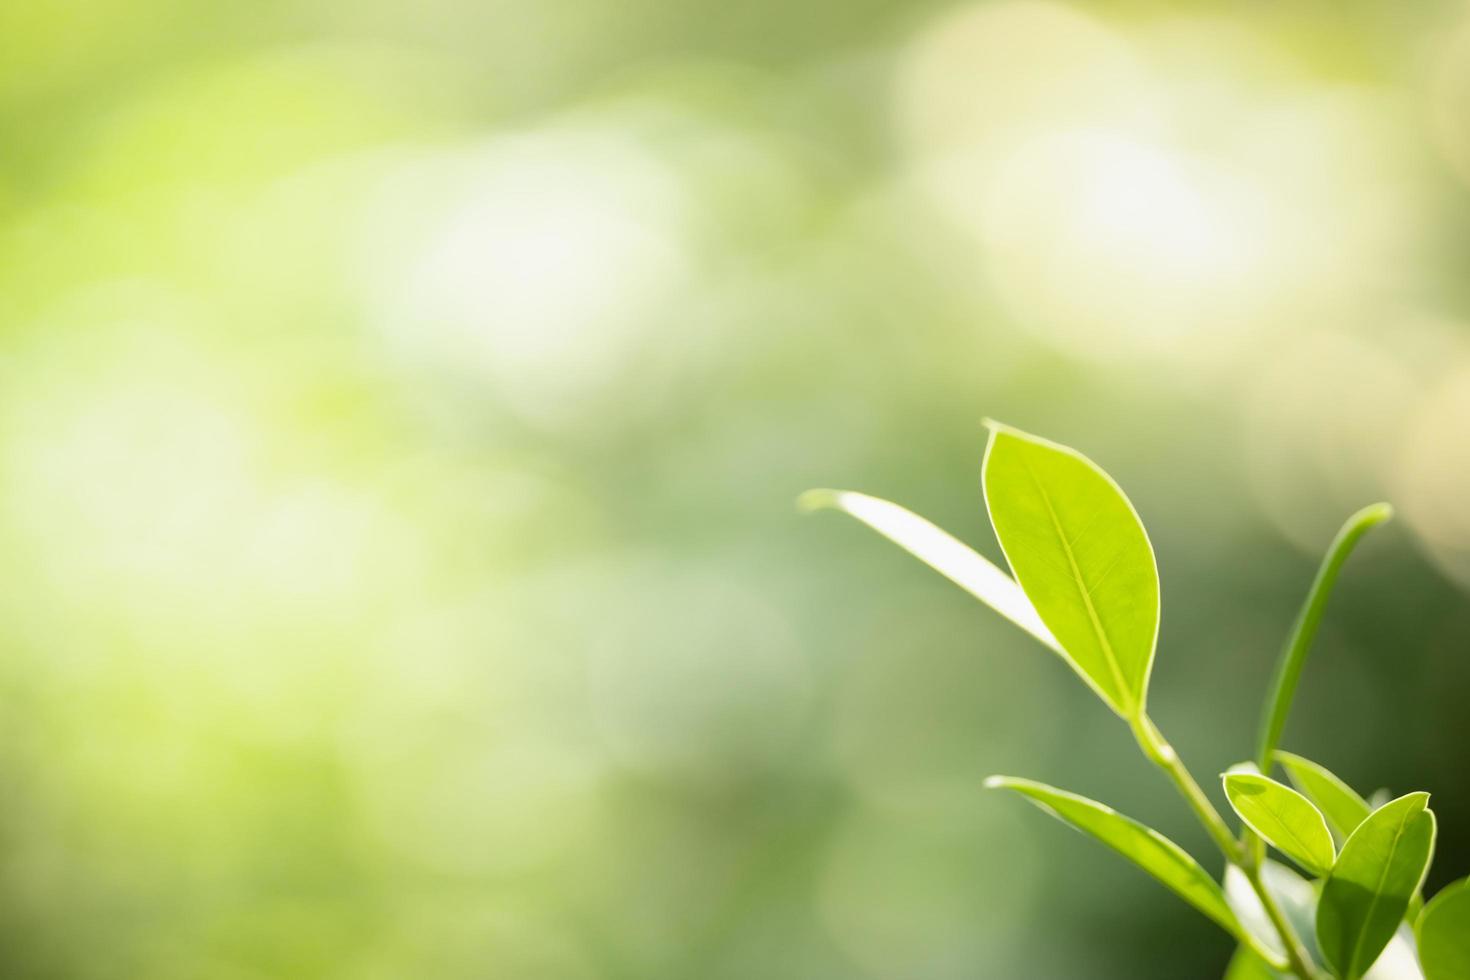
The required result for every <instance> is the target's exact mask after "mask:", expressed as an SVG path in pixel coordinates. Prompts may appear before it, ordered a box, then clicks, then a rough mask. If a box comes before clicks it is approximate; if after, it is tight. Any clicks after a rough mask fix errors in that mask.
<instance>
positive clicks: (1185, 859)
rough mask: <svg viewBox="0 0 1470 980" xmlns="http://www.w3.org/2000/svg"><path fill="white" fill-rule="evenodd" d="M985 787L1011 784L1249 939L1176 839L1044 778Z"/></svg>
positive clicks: (999, 780)
mask: <svg viewBox="0 0 1470 980" xmlns="http://www.w3.org/2000/svg"><path fill="white" fill-rule="evenodd" d="M985 786H986V788H987V789H1009V790H1014V791H1015V792H1017V793H1020V794H1021V795H1022V796H1025V797H1027V798H1028V799H1030V800H1031V802H1033V803H1035V804H1036V805H1037V806H1039V807H1041V809H1043V810H1045V811H1047V812H1048V813H1050V814H1051V815H1052V816H1054V817H1056V818H1057V819H1059V820H1061V821H1063V822H1064V823H1068V824H1071V825H1072V826H1073V827H1075V828H1077V829H1078V830H1080V831H1082V832H1083V833H1085V834H1087V835H1089V836H1091V837H1094V838H1096V839H1097V840H1099V841H1101V842H1102V843H1104V844H1106V845H1107V846H1108V847H1111V848H1112V849H1113V850H1115V851H1117V852H1118V853H1119V854H1121V855H1123V856H1124V857H1125V858H1127V859H1128V860H1130V861H1132V862H1133V863H1134V864H1136V865H1138V866H1139V867H1140V868H1142V869H1143V870H1144V871H1147V872H1148V873H1149V874H1151V875H1153V876H1154V877H1155V878H1157V879H1158V880H1159V881H1160V882H1162V883H1163V884H1164V885H1166V886H1168V887H1169V888H1171V889H1173V891H1174V892H1175V894H1177V895H1178V896H1179V897H1180V898H1182V899H1184V900H1185V901H1186V902H1188V903H1189V904H1190V905H1193V906H1194V907H1195V908H1197V909H1199V910H1200V911H1201V912H1203V913H1204V914H1205V915H1207V916H1209V917H1210V918H1211V919H1213V920H1214V921H1215V922H1216V923H1217V924H1219V925H1220V926H1221V927H1222V928H1224V929H1225V930H1226V931H1227V932H1229V933H1230V934H1231V935H1234V936H1236V937H1238V938H1241V939H1248V938H1249V937H1248V936H1247V935H1246V933H1245V932H1244V930H1243V929H1242V928H1241V926H1240V923H1239V922H1238V921H1236V918H1235V913H1233V912H1231V911H1230V906H1229V905H1227V904H1226V903H1225V894H1224V893H1223V892H1222V891H1221V890H1220V886H1219V885H1218V884H1216V883H1215V880H1214V879H1213V878H1211V877H1210V876H1209V875H1208V874H1207V873H1206V872H1205V869H1204V868H1201V867H1200V866H1199V864H1198V862H1196V861H1195V860H1194V858H1192V857H1190V856H1189V855H1188V854H1187V853H1185V851H1184V849H1183V848H1181V847H1180V846H1179V845H1178V844H1175V843H1174V842H1173V841H1171V840H1169V839H1168V838H1167V837H1164V836H1163V835H1162V834H1160V833H1159V832H1158V831H1156V830H1151V829H1149V828H1148V827H1145V826H1144V825H1143V824H1141V823H1139V822H1138V821H1136V820H1131V819H1129V818H1128V817H1125V816H1123V815H1122V814H1121V813H1118V812H1117V811H1116V810H1113V809H1112V808H1110V807H1106V806H1103V805H1102V804H1101V803H1097V802H1094V801H1093V800H1089V799H1087V798H1086V797H1084V796H1078V795H1076V794H1075V793H1068V792H1066V791H1065V790H1059V789H1056V788H1055V787H1052V786H1047V785H1046V784H1045V783H1038V782H1033V781H1032V780H1029V779H1017V778H1013V777H1010V776H991V777H990V778H989V779H987V780H985Z"/></svg>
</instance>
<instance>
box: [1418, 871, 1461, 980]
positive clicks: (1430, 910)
mask: <svg viewBox="0 0 1470 980" xmlns="http://www.w3.org/2000/svg"><path fill="white" fill-rule="evenodd" d="M1414 934H1415V935H1416V936H1417V937H1418V938H1419V962H1420V964H1421V965H1422V966H1423V967H1424V976H1425V977H1427V978H1428V980H1465V978H1466V977H1470V878H1461V879H1460V880H1459V881H1457V882H1454V883H1453V884H1450V885H1446V886H1445V887H1444V888H1443V889H1441V890H1440V893H1439V894H1438V895H1436V896H1434V898H1433V899H1431V900H1430V902H1429V904H1428V905H1426V906H1425V907H1424V914H1423V915H1421V916H1420V917H1419V921H1418V923H1417V924H1416V925H1415V926H1414Z"/></svg>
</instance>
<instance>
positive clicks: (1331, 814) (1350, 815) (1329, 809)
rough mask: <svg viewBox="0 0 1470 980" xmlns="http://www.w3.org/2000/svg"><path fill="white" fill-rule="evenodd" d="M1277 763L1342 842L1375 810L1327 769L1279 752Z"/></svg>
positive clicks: (1334, 835)
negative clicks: (1314, 805)
mask: <svg viewBox="0 0 1470 980" xmlns="http://www.w3.org/2000/svg"><path fill="white" fill-rule="evenodd" d="M1275 758H1276V761H1277V762H1279V763H1281V768H1283V769H1285V770H1286V775H1287V777H1288V778H1289V779H1290V780H1291V782H1292V785H1293V786H1295V787H1296V788H1297V789H1298V790H1300V791H1301V792H1302V795H1304V796H1306V798H1307V799H1309V800H1311V801H1312V802H1313V803H1315V804H1316V806H1317V809H1318V810H1321V811H1322V816H1324V817H1326V818H1327V827H1328V829H1329V830H1331V831H1332V835H1333V837H1334V838H1336V839H1337V841H1338V843H1341V842H1342V841H1345V840H1347V838H1348V835H1349V834H1351V833H1352V832H1353V831H1354V830H1357V829H1358V824H1360V823H1362V822H1363V821H1364V820H1366V819H1367V817H1368V814H1369V813H1371V812H1372V808H1371V807H1369V806H1368V803H1367V801H1365V800H1364V799H1363V798H1362V797H1361V796H1359V795H1358V794H1357V792H1355V791H1354V790H1353V788H1352V787H1351V786H1349V785H1348V784H1347V783H1345V782H1343V781H1342V780H1341V779H1338V778H1337V777H1336V776H1334V775H1333V774H1332V773H1331V772H1329V771H1328V770H1327V769H1326V768H1325V767H1323V766H1319V765H1318V764H1317V763H1315V762H1313V761H1312V760H1310V759H1304V758H1302V757H1301V756H1299V755H1292V754H1291V753H1290V752H1281V751H1278V752H1276V756H1275Z"/></svg>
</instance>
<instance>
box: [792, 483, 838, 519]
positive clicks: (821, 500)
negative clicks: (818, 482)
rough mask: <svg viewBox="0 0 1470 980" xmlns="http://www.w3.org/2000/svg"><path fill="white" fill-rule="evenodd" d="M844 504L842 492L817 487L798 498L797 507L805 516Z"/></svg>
mask: <svg viewBox="0 0 1470 980" xmlns="http://www.w3.org/2000/svg"><path fill="white" fill-rule="evenodd" d="M841 503H842V491H841V490H828V489H827V488H825V487H817V488H815V489H812V490H808V491H806V492H805V493H803V494H802V495H801V496H799V497H797V498H796V507H797V509H798V510H800V511H801V512H802V513H803V514H810V513H812V512H813V511H817V510H827V509H829V508H832V507H838V506H840V505H841Z"/></svg>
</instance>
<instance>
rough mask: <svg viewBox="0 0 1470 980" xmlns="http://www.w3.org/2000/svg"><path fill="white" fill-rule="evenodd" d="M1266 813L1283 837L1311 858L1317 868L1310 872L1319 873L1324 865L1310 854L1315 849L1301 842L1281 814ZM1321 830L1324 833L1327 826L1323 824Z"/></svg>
mask: <svg viewBox="0 0 1470 980" xmlns="http://www.w3.org/2000/svg"><path fill="white" fill-rule="evenodd" d="M1294 803H1295V801H1293V805H1294ZM1308 805H1310V804H1308ZM1266 812H1267V814H1268V815H1269V816H1271V817H1272V818H1273V819H1274V820H1275V821H1276V823H1277V825H1278V826H1279V827H1280V828H1281V830H1282V833H1283V834H1284V835H1285V836H1287V837H1290V838H1291V839H1292V841H1293V842H1295V844H1296V846H1297V847H1299V848H1301V851H1302V853H1303V854H1305V855H1306V856H1307V857H1308V858H1311V859H1312V863H1313V864H1315V865H1317V867H1314V868H1312V869H1311V870H1313V871H1321V870H1322V869H1323V867H1324V865H1322V864H1321V862H1319V861H1317V860H1316V857H1315V856H1314V855H1313V853H1312V852H1313V851H1314V850H1315V848H1313V847H1312V846H1311V845H1309V844H1308V843H1307V842H1306V841H1304V840H1302V839H1301V837H1300V836H1299V835H1298V834H1297V832H1296V830H1295V829H1294V828H1293V827H1292V826H1291V824H1290V823H1288V822H1287V821H1286V818H1285V817H1283V816H1282V815H1281V814H1279V813H1271V812H1270V811H1269V810H1267V811H1266ZM1322 829H1323V830H1324V831H1325V830H1326V829H1327V825H1326V824H1323V825H1322ZM1326 867H1331V865H1330V864H1329V865H1326Z"/></svg>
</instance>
